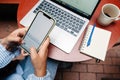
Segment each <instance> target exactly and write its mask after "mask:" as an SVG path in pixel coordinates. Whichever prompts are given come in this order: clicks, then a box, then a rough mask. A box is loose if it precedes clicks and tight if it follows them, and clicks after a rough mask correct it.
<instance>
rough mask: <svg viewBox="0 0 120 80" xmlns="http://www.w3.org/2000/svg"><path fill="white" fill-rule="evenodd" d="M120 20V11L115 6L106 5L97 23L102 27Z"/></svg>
mask: <svg viewBox="0 0 120 80" xmlns="http://www.w3.org/2000/svg"><path fill="white" fill-rule="evenodd" d="M116 20H120V9H119V8H118V7H117V6H116V5H114V4H110V3H109V4H105V5H103V7H102V10H101V13H100V15H99V17H98V19H97V22H98V23H99V24H100V25H102V26H108V25H109V24H110V23H112V22H113V21H116Z"/></svg>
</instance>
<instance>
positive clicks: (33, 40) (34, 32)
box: [21, 11, 54, 53]
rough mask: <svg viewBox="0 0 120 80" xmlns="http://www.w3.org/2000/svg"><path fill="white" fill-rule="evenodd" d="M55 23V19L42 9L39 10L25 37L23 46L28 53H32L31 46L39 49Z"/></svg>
mask: <svg viewBox="0 0 120 80" xmlns="http://www.w3.org/2000/svg"><path fill="white" fill-rule="evenodd" d="M53 24H54V19H52V18H51V17H49V16H48V15H47V14H45V13H43V12H41V11H40V12H38V14H37V16H36V17H35V18H34V21H33V22H32V24H31V26H30V28H29V29H28V31H27V33H26V35H25V36H24V38H23V41H24V43H23V44H22V45H21V47H22V48H23V49H25V50H26V51H27V52H28V53H30V48H31V47H35V48H36V49H38V48H39V46H40V45H41V44H42V42H43V41H44V40H45V39H46V38H47V36H48V33H49V32H50V31H51V29H52V28H53Z"/></svg>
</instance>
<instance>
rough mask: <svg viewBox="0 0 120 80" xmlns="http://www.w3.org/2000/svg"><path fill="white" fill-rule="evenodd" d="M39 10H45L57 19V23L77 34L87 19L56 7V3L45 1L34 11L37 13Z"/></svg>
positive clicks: (60, 26) (74, 34) (69, 31)
mask: <svg viewBox="0 0 120 80" xmlns="http://www.w3.org/2000/svg"><path fill="white" fill-rule="evenodd" d="M39 10H43V11H45V12H46V13H48V14H49V15H51V16H52V17H53V18H54V19H55V20H56V25H57V26H58V27H59V28H61V29H63V30H65V31H67V32H68V33H70V34H72V35H73V36H77V35H78V33H79V31H80V30H81V28H82V26H83V25H84V23H85V21H84V20H82V19H80V18H77V17H75V16H73V15H72V14H70V13H68V12H66V11H64V10H62V9H60V8H58V7H56V6H55V5H53V4H51V3H49V2H47V1H45V0H44V1H43V2H42V3H41V4H40V5H39V6H38V7H37V8H36V9H35V10H34V11H33V12H34V13H37V12H38V11H39Z"/></svg>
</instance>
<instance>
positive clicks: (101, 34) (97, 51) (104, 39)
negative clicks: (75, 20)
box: [80, 25, 111, 61]
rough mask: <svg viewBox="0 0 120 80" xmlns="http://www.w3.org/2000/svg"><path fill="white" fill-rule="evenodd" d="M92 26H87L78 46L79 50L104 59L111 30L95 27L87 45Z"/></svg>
mask: <svg viewBox="0 0 120 80" xmlns="http://www.w3.org/2000/svg"><path fill="white" fill-rule="evenodd" d="M93 27H94V26H93V25H89V26H88V28H87V30H86V32H85V35H84V38H83V40H82V43H81V46H80V52H82V53H84V54H86V55H88V56H91V57H94V58H97V59H100V60H102V61H104V60H105V56H106V52H107V49H108V44H109V40H110V37H111V32H110V31H107V30H104V29H101V28H98V27H95V28H94V31H93V34H92V37H91V43H90V45H89V46H87V43H88V40H89V37H90V34H91V31H92V29H93Z"/></svg>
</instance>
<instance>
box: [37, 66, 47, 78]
mask: <svg viewBox="0 0 120 80" xmlns="http://www.w3.org/2000/svg"><path fill="white" fill-rule="evenodd" d="M35 75H36V76H37V77H43V76H45V75H46V66H43V67H42V68H41V69H35Z"/></svg>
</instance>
